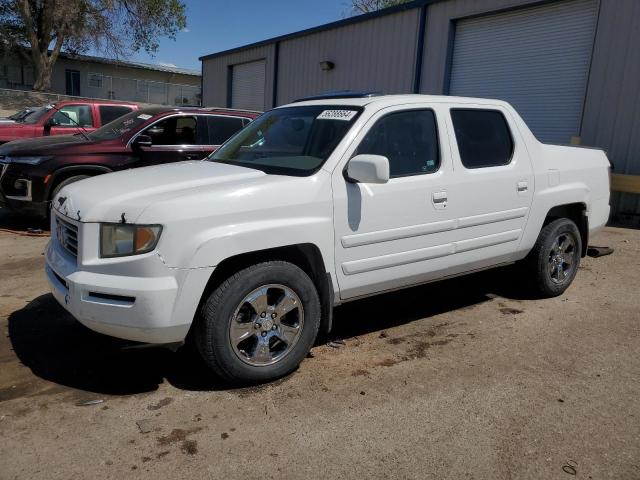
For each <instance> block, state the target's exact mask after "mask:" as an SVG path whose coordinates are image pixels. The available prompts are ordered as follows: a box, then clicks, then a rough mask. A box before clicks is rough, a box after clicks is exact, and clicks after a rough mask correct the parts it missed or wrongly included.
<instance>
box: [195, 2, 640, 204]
mask: <svg viewBox="0 0 640 480" xmlns="http://www.w3.org/2000/svg"><path fill="white" fill-rule="evenodd" d="M558 1H562V0H558ZM599 2H600V3H599V5H600V8H599V11H600V13H599V19H598V25H597V31H596V38H595V48H594V51H593V56H592V62H591V69H590V74H589V80H588V85H587V94H586V97H585V106H584V112H583V118H582V126H581V136H582V143H583V144H584V145H589V146H596V147H600V148H604V149H605V150H607V151H608V153H609V156H610V158H611V159H612V160H613V161H614V163H615V166H616V172H617V173H628V174H634V175H640V88H639V85H640V47H639V45H640V0H599ZM543 3H545V2H544V1H540V0H442V1H437V2H435V3H432V4H430V5H429V6H428V8H427V12H426V32H425V42H424V54H423V59H422V71H421V83H420V91H421V92H422V93H431V94H442V93H446V92H447V90H448V87H449V74H450V67H451V63H450V60H451V57H452V46H453V41H454V38H455V37H454V34H455V22H456V21H458V20H460V19H463V18H469V17H473V16H476V15H484V14H492V13H496V12H499V11H504V10H509V9H512V8H518V7H524V6H527V5H534V4H543ZM419 17H420V9H419V8H414V9H410V10H406V11H402V12H398V13H393V14H390V15H387V16H381V17H376V18H372V19H369V20H367V21H364V22H360V23H352V24H349V25H345V26H341V27H337V28H334V29H331V30H325V31H320V32H315V33H310V34H308V35H303V36H300V37H296V38H289V39H285V40H282V41H281V43H280V49H279V62H278V63H279V73H278V81H277V85H278V91H277V97H278V98H277V103H278V104H283V103H286V102H288V101H291V100H293V99H295V98H298V97H302V96H305V95H309V94H314V93H317V92H322V91H327V90H338V89H362V90H382V91H384V92H386V93H408V92H411V91H412V89H413V80H414V76H415V55H416V51H417V43H418V42H417V41H418V25H419ZM275 51H276V47H275V44H268V45H265V46H260V47H256V48H250V49H247V50H243V51H240V52H235V53H230V54H228V55H222V56H220V57H217V58H212V59H207V60H205V61H204V62H203V74H204V82H203V83H204V92H203V97H204V104H205V105H208V106H212V105H225V104H226V100H227V99H226V92H227V71H228V65H232V64H236V63H242V62H247V61H252V60H258V59H260V58H264V59H266V62H267V79H266V92H265V96H266V97H268V98H266V101H265V105H266V106H267V108H269V107H270V106H271V103H272V102H271V100H272V97H273V91H272V90H273V85H274V83H273V81H274V76H273V70H274V56H275ZM323 60H328V61H332V62H334V63H335V69H334V70H331V71H322V70H321V69H320V65H319V62H321V61H323ZM613 206H614V208H615V209H616V210H618V211H621V212H629V213H634V214H637V215H640V196H638V195H632V194H614V195H613Z"/></svg>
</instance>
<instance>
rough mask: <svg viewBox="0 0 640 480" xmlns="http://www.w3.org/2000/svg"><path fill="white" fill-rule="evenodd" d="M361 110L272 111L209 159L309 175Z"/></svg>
mask: <svg viewBox="0 0 640 480" xmlns="http://www.w3.org/2000/svg"><path fill="white" fill-rule="evenodd" d="M361 112H362V108H360V107H351V106H335V105H334V106H323V105H319V106H300V107H286V108H278V109H275V110H271V111H270V112H267V113H265V114H263V115H261V116H260V117H258V118H257V119H256V120H254V121H253V122H251V123H250V124H249V125H248V126H247V127H246V128H244V129H243V130H240V132H238V133H237V134H236V135H235V136H233V137H231V139H230V140H229V141H227V142H226V143H225V144H224V145H223V146H222V147H220V148H219V149H218V150H217V151H216V152H215V153H214V154H213V155H212V156H210V157H209V160H211V161H214V162H220V163H231V164H234V165H239V166H242V167H249V168H256V169H258V170H263V171H265V172H267V173H276V174H284V175H296V176H305V175H311V174H312V173H313V172H315V171H316V170H317V169H319V168H320V167H321V166H322V164H323V163H324V162H325V160H327V158H328V157H329V155H331V153H332V152H333V150H334V149H335V147H336V146H337V145H338V143H339V142H340V140H342V138H343V137H344V136H345V134H346V133H347V132H348V131H349V129H350V128H351V126H352V125H353V123H354V122H355V120H356V118H358V116H359V115H360V113H361Z"/></svg>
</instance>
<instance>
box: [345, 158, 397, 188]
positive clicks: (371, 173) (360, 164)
mask: <svg viewBox="0 0 640 480" xmlns="http://www.w3.org/2000/svg"><path fill="white" fill-rule="evenodd" d="M347 180H350V181H352V182H357V183H387V182H388V181H389V159H388V158H387V157H383V156H382V155H356V156H355V157H353V158H352V159H351V160H349V164H348V165H347Z"/></svg>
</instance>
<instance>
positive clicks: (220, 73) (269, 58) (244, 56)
mask: <svg viewBox="0 0 640 480" xmlns="http://www.w3.org/2000/svg"><path fill="white" fill-rule="evenodd" d="M274 55H275V46H274V45H265V46H262V47H257V48H250V49H247V50H242V51H240V52H236V53H232V54H229V55H223V56H221V57H216V58H211V59H208V60H205V61H203V62H202V78H203V82H202V104H203V105H204V106H206V107H225V106H227V80H228V78H227V76H228V72H229V66H230V65H236V64H240V63H246V62H251V61H254V60H262V59H264V60H265V61H266V65H267V66H266V69H267V78H266V82H265V106H266V107H265V108H271V107H272V104H271V99H272V97H273V95H272V92H273V68H274V63H273V62H274Z"/></svg>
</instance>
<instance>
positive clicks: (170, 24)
mask: <svg viewBox="0 0 640 480" xmlns="http://www.w3.org/2000/svg"><path fill="white" fill-rule="evenodd" d="M185 27H186V17H185V6H184V4H183V3H182V2H181V1H180V0H0V54H2V53H4V54H7V53H14V54H17V55H20V56H22V57H23V58H25V59H26V60H28V61H30V62H31V64H32V65H33V68H34V74H35V82H34V85H33V89H34V90H40V91H45V90H49V88H50V86H51V73H52V71H53V66H54V64H55V63H56V60H57V59H58V56H59V54H60V52H61V51H65V52H68V53H72V54H74V53H75V54H77V53H83V52H86V51H88V50H90V49H94V50H95V51H98V52H100V53H102V54H103V55H105V56H108V57H113V58H119V57H121V56H126V55H129V54H131V53H135V52H137V51H140V50H145V51H146V52H148V53H154V52H156V51H157V49H158V41H159V39H160V37H163V36H167V37H169V38H175V35H176V33H177V32H178V31H180V30H181V29H183V28H185Z"/></svg>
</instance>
